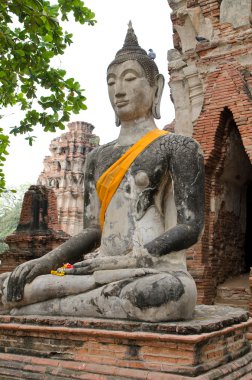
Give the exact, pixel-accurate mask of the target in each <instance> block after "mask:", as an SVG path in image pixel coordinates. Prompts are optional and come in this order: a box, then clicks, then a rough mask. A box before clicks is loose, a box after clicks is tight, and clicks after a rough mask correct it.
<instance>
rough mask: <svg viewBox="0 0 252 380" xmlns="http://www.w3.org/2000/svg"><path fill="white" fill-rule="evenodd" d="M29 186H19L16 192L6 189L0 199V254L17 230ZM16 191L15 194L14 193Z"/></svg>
mask: <svg viewBox="0 0 252 380" xmlns="http://www.w3.org/2000/svg"><path fill="white" fill-rule="evenodd" d="M29 186H30V185H29V184H24V185H20V186H18V187H17V188H16V189H15V190H13V189H9V188H7V189H5V191H4V192H3V193H2V196H1V198H0V253H2V252H4V251H5V250H6V249H7V248H8V246H7V244H5V243H4V242H3V240H4V238H5V237H6V236H8V235H10V234H11V233H12V232H13V231H15V229H16V228H17V225H18V222H19V218H20V212H21V207H22V202H23V197H24V193H25V191H26V190H27V189H28V188H29ZM14 191H15V192H14Z"/></svg>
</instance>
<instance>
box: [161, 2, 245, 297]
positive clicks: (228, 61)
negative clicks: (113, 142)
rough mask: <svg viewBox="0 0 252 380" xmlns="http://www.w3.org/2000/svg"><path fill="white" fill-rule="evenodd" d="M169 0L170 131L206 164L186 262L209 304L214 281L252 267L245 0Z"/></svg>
mask: <svg viewBox="0 0 252 380" xmlns="http://www.w3.org/2000/svg"><path fill="white" fill-rule="evenodd" d="M168 2H169V4H170V6H171V8H172V15H171V19H172V23H173V31H174V34H173V40H174V48H175V49H173V50H171V51H169V53H168V59H169V72H170V87H171V92H172V98H173V101H174V106H175V112H176V119H175V122H176V125H175V132H178V133H182V134H186V135H191V136H193V137H194V138H195V139H196V140H197V141H198V142H199V143H200V145H201V147H202V149H203V152H204V156H205V169H206V180H205V184H206V209H205V230H204V234H203V236H202V239H201V242H200V243H199V244H198V245H196V246H194V247H193V248H192V249H190V250H189V252H188V267H189V270H190V272H191V274H192V275H193V277H194V278H195V280H196V282H197V288H198V292H199V299H198V301H199V302H200V303H205V304H211V303H213V302H214V299H215V297H216V290H217V286H218V285H219V284H221V283H223V282H224V281H225V280H226V279H228V278H230V277H233V276H235V275H239V274H242V273H246V272H247V273H248V272H249V268H250V267H251V266H252V235H251V228H252V224H251V222H252V166H251V160H252V108H251V100H252V74H251V72H252V59H251V53H252V43H251V41H252V39H251V37H252V29H251V1H250V0H244V1H243V2H242V3H241V2H240V1H229V0H222V1H220V0H208V1H206V0H190V1H189V0H188V1H186V0H184V1H174V0H170V1H168ZM196 37H197V38H196ZM199 37H202V38H199ZM203 38H204V39H203Z"/></svg>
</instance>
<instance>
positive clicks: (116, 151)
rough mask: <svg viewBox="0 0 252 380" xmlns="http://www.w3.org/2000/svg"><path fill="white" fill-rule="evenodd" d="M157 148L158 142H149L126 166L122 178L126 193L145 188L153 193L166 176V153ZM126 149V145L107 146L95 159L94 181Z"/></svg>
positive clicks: (167, 169) (167, 165) (167, 164)
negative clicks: (100, 155)
mask: <svg viewBox="0 0 252 380" xmlns="http://www.w3.org/2000/svg"><path fill="white" fill-rule="evenodd" d="M159 148H160V147H159V144H158V142H155V143H153V144H151V145H150V146H148V147H147V148H146V149H145V150H144V151H143V152H141V153H140V154H139V155H138V156H137V157H136V158H135V159H134V161H133V162H132V163H131V164H130V165H129V166H128V167H127V170H126V173H125V176H124V178H123V180H122V186H123V187H124V188H125V193H126V194H127V193H128V194H130V193H132V192H133V191H134V192H137V193H140V192H143V191H145V190H147V189H149V191H151V192H154V193H155V192H156V191H158V189H159V187H160V185H161V183H162V182H163V180H164V177H167V175H168V172H169V159H168V154H167V152H165V151H162V150H160V149H159ZM127 149H128V147H109V149H107V150H106V151H105V152H102V153H103V154H102V157H98V159H97V170H96V174H95V180H96V182H97V180H98V179H99V178H100V176H101V175H102V174H103V173H104V172H105V171H106V170H107V169H108V168H110V167H111V166H112V165H113V164H114V163H116V162H117V161H118V160H119V159H120V158H121V156H122V155H123V154H124V153H125V152H126V151H127ZM123 165H124V163H123ZM122 186H120V188H122Z"/></svg>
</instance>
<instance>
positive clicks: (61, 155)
mask: <svg viewBox="0 0 252 380" xmlns="http://www.w3.org/2000/svg"><path fill="white" fill-rule="evenodd" d="M68 128H69V132H66V133H63V134H62V135H61V136H60V137H57V138H55V139H53V140H52V142H51V144H50V147H49V149H50V152H51V156H47V157H45V159H44V170H43V171H42V173H41V174H40V176H39V178H38V185H45V186H48V187H50V188H52V189H53V190H54V192H55V194H56V196H57V206H58V217H59V225H60V228H61V229H62V230H63V231H65V232H66V233H68V234H69V235H75V234H76V233H78V232H80V231H81V229H82V226H83V204H84V200H83V197H84V183H83V181H84V165H85V160H86V155H87V153H88V152H90V151H91V150H92V149H93V148H94V147H96V146H97V145H99V138H98V137H97V136H96V135H94V134H93V133H92V131H93V129H94V126H93V125H92V124H89V123H85V122H82V121H77V122H72V123H69V124H68Z"/></svg>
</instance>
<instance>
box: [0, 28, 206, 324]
mask: <svg viewBox="0 0 252 380" xmlns="http://www.w3.org/2000/svg"><path fill="white" fill-rule="evenodd" d="M107 85H108V93H109V98H110V102H111V104H112V107H113V109H114V112H115V118H116V125H117V126H121V127H120V132H119V137H118V139H117V140H115V141H112V142H110V143H108V144H105V145H102V146H99V147H97V148H95V149H94V150H93V151H92V152H90V153H89V154H88V156H87V160H86V165H85V183H84V186H85V196H84V214H85V216H84V229H83V231H82V232H81V233H79V234H78V235H76V236H73V237H71V238H70V239H69V240H68V241H67V242H65V243H64V244H62V245H61V246H59V247H57V248H56V249H54V250H53V251H51V252H49V253H47V254H46V255H44V256H43V257H41V258H38V259H35V260H31V261H29V262H26V263H23V264H21V265H19V266H18V267H17V268H16V269H15V270H14V271H13V272H12V273H6V274H4V275H1V280H0V288H1V294H2V305H1V312H2V313H9V314H12V315H31V314H36V315H49V316H57V315H61V316H74V317H96V318H97V317H98V318H117V319H120V318H121V319H127V320H137V321H150V322H159V321H175V320H185V319H190V318H192V315H193V312H194V307H195V304H196V298H197V291H196V286H195V282H194V280H193V278H192V277H191V275H190V274H189V273H188V271H187V267H186V257H185V251H186V249H187V248H189V247H190V246H192V245H193V244H195V243H196V242H197V241H198V238H199V236H200V234H201V232H202V229H203V223H204V164H203V156H202V152H201V150H200V147H199V145H198V144H197V142H196V141H194V140H193V139H192V138H189V137H186V136H180V135H176V134H174V133H168V132H165V131H162V130H159V129H158V128H157V126H156V124H155V121H154V119H157V118H160V100H161V95H162V91H163V86H164V77H163V76H162V75H161V74H159V71H158V68H157V66H156V63H155V62H154V60H152V59H150V58H149V57H148V55H147V53H146V51H145V50H144V49H142V48H141V47H140V46H139V44H138V40H137V37H136V35H135V33H134V30H133V28H132V25H131V23H130V24H129V27H128V30H127V34H126V38H125V42H124V45H123V47H122V49H120V50H119V51H118V52H117V54H116V56H115V58H114V60H113V61H112V62H111V63H110V64H109V66H108V69H107ZM106 128H107V126H106ZM64 263H70V264H72V267H71V268H65V269H64V273H61V274H64V276H55V275H53V274H51V271H52V270H57V268H59V267H61V266H62V265H63V264H64Z"/></svg>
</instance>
